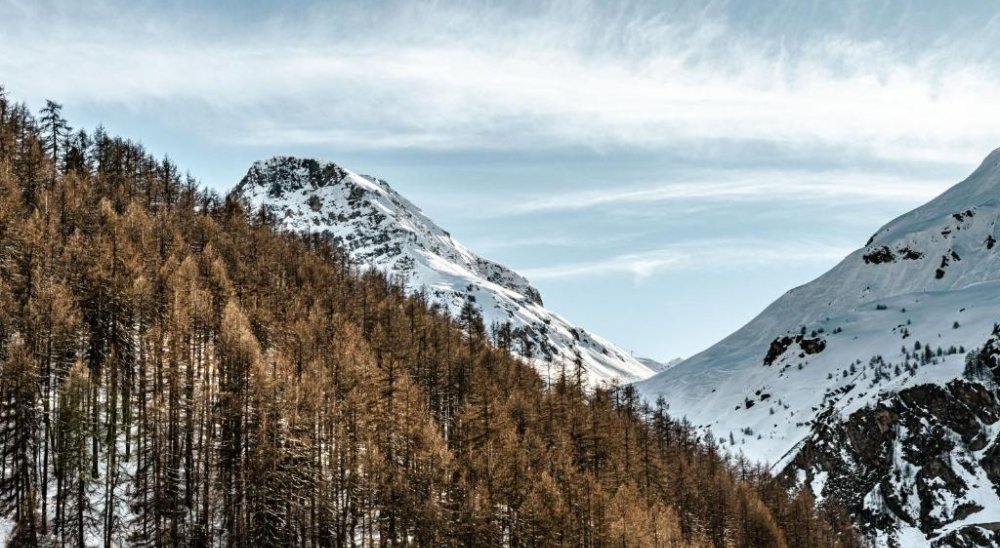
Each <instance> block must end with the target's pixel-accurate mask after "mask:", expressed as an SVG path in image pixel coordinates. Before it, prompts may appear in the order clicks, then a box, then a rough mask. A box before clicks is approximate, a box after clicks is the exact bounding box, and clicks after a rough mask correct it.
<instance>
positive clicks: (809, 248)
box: [521, 239, 852, 280]
mask: <svg viewBox="0 0 1000 548" xmlns="http://www.w3.org/2000/svg"><path fill="white" fill-rule="evenodd" d="M851 251H852V249H851V248H849V247H846V246H832V245H829V244H827V243H821V242H803V241H785V242H778V241H767V240H759V239H743V240H740V239H717V240H702V241H688V242H683V243H680V244H677V245H671V246H665V247H661V248H659V249H656V250H652V251H645V252H640V253H627V254H622V255H615V256H611V257H607V258H604V259H600V260H595V261H587V262H576V263H567V264H557V265H552V266H544V267H539V268H529V269H523V270H522V271H521V272H522V273H523V274H524V275H525V276H527V277H528V279H531V280H548V279H560V278H578V277H585V276H596V275H607V274H626V275H632V276H634V277H635V278H636V279H637V280H638V279H642V278H646V277H649V276H652V275H654V274H656V273H658V272H663V271H672V270H679V269H687V270H691V269H711V270H719V269H720V268H721V269H727V268H748V267H750V268H759V267H765V266H771V267H773V266H774V265H788V264H793V263H820V264H829V263H833V262H835V261H836V260H839V259H842V258H844V257H845V256H847V255H848V254H849V253H850V252H851Z"/></svg>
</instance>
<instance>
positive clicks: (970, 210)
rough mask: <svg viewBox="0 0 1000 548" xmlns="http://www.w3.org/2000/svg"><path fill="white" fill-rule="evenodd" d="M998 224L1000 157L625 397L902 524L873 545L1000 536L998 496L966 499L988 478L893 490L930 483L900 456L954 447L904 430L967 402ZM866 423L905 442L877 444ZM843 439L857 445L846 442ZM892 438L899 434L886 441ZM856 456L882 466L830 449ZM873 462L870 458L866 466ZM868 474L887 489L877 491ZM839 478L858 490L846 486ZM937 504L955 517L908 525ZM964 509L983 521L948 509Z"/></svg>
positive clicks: (987, 428) (999, 262)
mask: <svg viewBox="0 0 1000 548" xmlns="http://www.w3.org/2000/svg"><path fill="white" fill-rule="evenodd" d="M998 223H1000V150H997V151H994V152H992V153H991V154H990V155H989V156H988V157H987V158H986V160H985V161H984V162H983V163H982V164H981V165H980V166H979V168H977V169H976V170H975V171H974V172H973V173H972V174H971V175H970V176H969V177H968V178H966V179H965V180H963V181H962V182H960V183H958V184H956V185H955V186H953V187H952V188H950V189H949V190H947V191H946V192H944V193H943V194H941V195H940V196H938V197H937V198H935V199H933V200H931V201H930V202H928V203H927V204H925V205H923V206H921V207H919V208H917V209H914V210H913V211H910V212H908V213H906V214H904V215H901V216H900V217H898V218H896V219H894V220H893V221H891V222H889V223H888V224H886V225H885V226H883V227H882V228H881V229H879V230H878V231H877V232H876V233H875V234H874V235H873V236H872V238H871V239H870V240H869V241H868V242H867V243H866V244H865V245H864V246H863V247H861V248H860V249H858V250H856V251H855V252H853V253H851V254H850V255H848V256H847V257H846V258H845V259H844V260H843V261H841V262H840V263H839V264H837V265H836V266H835V267H833V268H832V269H831V270H830V271H828V272H827V273H825V274H823V275H822V276H820V277H819V278H817V279H816V280H813V281H812V282H810V283H808V284H805V285H803V286H800V287H797V288H794V289H792V290H790V291H789V292H788V293H786V294H785V295H783V296H782V297H781V298H779V299H778V300H777V301H775V302H774V303H772V304H771V305H770V306H768V307H767V308H766V309H765V310H764V311H763V312H762V313H761V314H760V315H758V316H757V317H756V318H754V319H753V320H751V321H750V322H749V323H748V324H747V325H745V326H744V327H742V328H741V329H739V330H738V331H736V332H735V333H733V334H732V335H730V336H728V337H726V338H725V339H723V340H722V341H720V342H719V343H717V344H715V345H714V346H712V347H711V348H709V349H707V350H705V351H704V352H701V353H699V354H697V355H695V356H693V357H691V358H689V359H687V360H684V361H683V362H681V363H679V364H677V365H675V366H674V367H671V368H670V369H667V370H666V371H664V372H662V373H658V374H657V375H656V376H654V377H652V378H651V379H648V380H646V381H643V382H640V383H638V385H637V387H638V388H639V390H640V392H641V393H643V394H644V395H645V396H646V398H647V399H649V400H654V399H655V398H657V397H659V396H663V397H664V398H665V399H666V401H667V402H668V403H669V405H670V409H671V413H672V414H674V415H675V416H677V417H681V416H685V417H687V418H688V419H689V420H690V421H691V422H692V423H693V424H695V425H696V426H699V427H702V428H705V429H710V430H711V431H712V432H713V434H714V435H715V436H717V438H718V440H719V442H720V443H721V444H722V445H723V446H725V447H726V448H727V449H728V450H731V451H733V452H742V453H744V454H745V455H747V456H748V457H750V458H751V459H753V460H760V461H766V462H769V463H771V464H772V465H774V469H775V470H776V471H780V470H782V469H787V467H791V466H795V467H798V470H799V471H800V472H802V473H803V474H805V475H804V476H803V478H806V479H808V480H809V481H813V479H815V478H820V479H819V480H817V481H816V482H814V485H813V488H814V491H816V495H817V496H820V497H822V496H827V495H829V496H837V497H839V498H841V499H842V502H843V501H845V500H846V501H847V503H849V504H850V505H856V506H855V509H859V508H864V509H865V511H872V512H875V515H883V516H889V517H886V519H888V520H890V521H888V522H887V523H890V524H891V520H892V519H896V520H901V522H900V521H897V522H896V524H895V525H884V524H882V525H880V524H879V523H875V524H874V525H872V527H873V530H878V531H881V532H880V533H879V535H882V536H881V537H880V539H881V540H880V541H879V543H878V544H880V545H893V544H892V543H893V542H899V541H900V539H902V538H904V537H903V536H901V535H903V534H904V532H905V531H909V533H906V534H913V535H916V536H914V537H912V538H918V537H919V538H920V539H923V538H924V535H929V536H928V537H927V538H932V537H933V536H934V535H938V534H943V532H946V531H958V530H959V529H961V528H963V527H965V526H966V525H968V524H971V523H974V522H975V523H978V522H982V521H989V522H1000V497H998V496H997V492H1000V475H998V476H997V477H996V478H995V479H996V482H995V485H996V486H997V490H996V492H994V491H995V490H994V489H992V488H980V487H983V486H984V485H990V483H989V482H991V481H993V479H994V478H992V476H991V477H989V478H987V477H986V476H989V475H990V474H992V472H988V471H984V470H985V469H986V468H985V467H986V466H987V465H986V464H983V465H982V467H978V465H976V466H973V465H971V464H970V465H969V466H967V467H965V468H962V467H961V466H951V465H948V467H949V469H948V470H947V471H946V472H948V473H953V475H954V476H955V477H961V478H962V480H961V481H957V480H956V481H950V480H949V481H947V482H944V484H947V485H948V486H949V487H948V492H947V493H943V492H939V491H938V490H937V489H939V487H937V486H926V485H925V486H918V487H913V485H910V484H907V485H908V487H907V486H903V484H904V483H906V482H905V481H902V480H900V479H899V478H901V477H903V476H905V474H907V473H912V471H913V470H921V469H923V468H922V467H925V466H926V467H928V468H926V469H924V471H923V472H921V473H924V474H938V473H944V472H941V469H940V468H939V467H938V463H937V461H935V462H933V463H932V462H930V461H926V459H924V460H921V459H922V458H923V457H920V451H916V452H914V450H913V449H912V448H908V447H905V442H903V441H901V440H903V438H906V437H907V436H909V438H907V439H913V440H918V439H919V440H925V439H930V438H933V439H934V440H937V441H940V439H942V438H941V437H942V436H943V438H946V439H949V440H950V438H948V436H952V435H955V436H957V435H958V434H949V433H947V432H946V431H943V430H939V431H934V432H931V431H922V430H919V429H918V428H917V426H916V425H917V424H918V423H920V422H921V421H923V423H924V424H926V423H927V421H939V420H940V421H943V420H946V419H947V417H946V415H947V412H945V411H941V410H942V409H946V408H948V407H947V406H949V405H951V406H963V405H966V404H965V403H962V402H963V401H964V400H963V398H964V399H968V398H970V397H971V396H969V394H977V393H978V392H976V391H977V390H979V388H967V387H965V385H963V384H961V383H962V382H965V381H964V380H963V371H964V370H965V366H966V360H967V354H969V353H970V352H971V351H973V349H976V348H980V347H982V346H983V345H984V344H985V343H986V341H987V340H988V339H989V338H990V337H991V336H992V334H993V327H994V324H995V323H996V322H1000V226H998ZM976 382H978V381H976ZM956 383H958V384H956ZM927 387H931V388H927ZM986 390H987V391H989V390H991V389H986ZM977 397H978V396H977ZM928 398H933V399H934V401H931V400H929V399H928ZM996 401H1000V398H998V399H997V400H996ZM941 402H949V403H947V405H946V404H945V403H941ZM984 405H985V404H984ZM989 405H993V404H989ZM881 409H888V410H889V411H885V412H883V411H880V410H881ZM890 411H891V413H890ZM918 411H919V412H918ZM885 413H889V414H885ZM872 417H876V418H877V419H878V420H880V421H883V422H884V421H888V420H891V421H892V422H894V423H901V424H903V425H905V428H904V429H903V430H899V429H897V430H891V429H890V430H886V428H885V427H884V425H882V426H879V427H878V428H875V427H874V426H873V424H874V423H872V422H871V421H873V420H875V419H873V418H872ZM866 421H868V422H866ZM852 425H853V426H852ZM997 426H1000V425H997ZM842 428H860V429H861V430H859V431H857V432H853V431H852V432H847V433H846V434H845V433H844V432H842V431H841V430H838V429H842ZM873 428H875V429H874V430H873ZM970 428H971V427H970ZM907 429H908V430H907ZM981 429H982V431H983V432H985V433H984V434H983V436H985V437H986V438H988V439H990V444H989V445H988V448H993V447H996V450H995V451H994V450H993V449H988V450H989V451H992V452H994V453H995V454H996V457H997V458H996V461H997V466H1000V439H997V440H995V441H994V438H996V437H997V432H998V431H997V430H996V426H995V425H993V424H992V423H991V422H989V421H986V422H984V423H983V424H982V425H981ZM900 431H902V432H903V433H904V434H906V433H907V432H909V434H907V435H906V436H903V435H900V436H899V437H893V438H892V439H890V437H892V436H896V435H897V434H899V432H900ZM935 432H939V433H935ZM941 432H943V433H941ZM859 436H860V437H859ZM832 440H841V441H840V442H837V441H832ZM864 440H870V441H871V442H872V443H874V441H875V440H879V443H881V444H882V445H880V446H879V447H880V449H879V451H882V453H878V452H877V451H876V452H873V453H871V454H870V455H868V453H866V451H867V450H866V449H864V448H860V447H856V448H853V449H846V448H844V447H841V446H838V445H837V443H841V442H843V443H848V442H850V443H851V444H860V443H862V442H864ZM900 443H903V444H904V445H899V444H900ZM913 443H917V442H916V441H914V442H913ZM921 443H922V442H921ZM948 443H953V442H952V441H948ZM963 443H964V442H963ZM977 443H978V442H977ZM894 444H895V445H894ZM960 445H961V444H960V443H959V444H958V445H956V446H955V447H958V446H960ZM942 447H944V446H942ZM985 450H987V449H984V448H983V447H982V446H981V444H980V445H971V446H969V447H966V448H965V449H963V451H965V452H964V453H962V455H963V456H962V458H961V459H958V460H956V462H958V461H963V462H964V461H968V462H970V463H974V462H992V461H991V460H989V459H987V460H985V461H984V460H983V459H984V458H986V457H985V456H984V453H982V452H983V451H985ZM827 451H828V452H827ZM885 451H897V452H898V453H893V454H890V455H889V457H885V458H888V459H889V461H888V462H884V461H882V460H878V459H881V458H883V457H884V456H885V455H884V452H885ZM957 452H958V449H955V451H953V452H952V453H949V454H958V453H957ZM945 453H947V451H946V452H945ZM876 454H877V455H882V456H881V457H878V459H876V457H875V456H871V455H876ZM866 455H868V456H866ZM987 456H988V455H987ZM935 458H936V457H935ZM872 459H875V460H874V461H873V460H872ZM892 459H895V460H892ZM990 459H992V457H990ZM831 463H839V464H837V466H839V468H837V467H834V465H833V464H831ZM962 466H965V465H964V464H963V465H962ZM990 466H993V464H990ZM998 469H1000V468H998ZM862 470H864V471H865V472H864V473H865V474H867V473H870V474H873V475H872V476H870V477H869V476H865V475H864V474H863V473H862ZM908 471H909V472H908ZM824 474H826V475H824ZM878 474H885V475H886V476H884V477H888V476H889V475H891V474H895V476H893V477H895V478H896V479H893V480H891V481H890V480H886V481H887V482H883V483H879V481H881V480H879V478H880V477H883V476H879V475H878ZM827 477H830V478H831V482H833V481H834V478H837V479H836V481H837V482H838V483H837V484H836V485H835V486H833V487H828V485H833V483H830V484H827V483H825V479H822V478H827ZM852 477H854V478H861V479H863V480H864V481H863V482H861V483H851V481H849V478H852ZM845 478H847V479H845ZM910 479H911V480H912V478H910ZM917 479H918V480H919V479H920V476H919V475H918V477H917ZM927 481H928V482H930V480H929V479H928V480H927ZM893 482H895V483H893ZM900 482H902V483H900ZM963 482H964V483H963ZM984 482H985V483H984ZM918 483H919V482H918ZM966 484H967V485H966ZM935 485H937V484H935ZM963 485H966V486H965V487H963ZM974 487H975V488H974ZM911 488H912V489H911ZM830 489H833V491H830ZM859 489H860V491H857V490H859ZM893 489H895V490H896V491H895V492H894V493H890V491H891V490H893ZM913 489H917V491H919V496H918V495H917V494H915V493H917V491H913ZM921 489H922V491H920V490H921ZM907 490H909V491H907ZM855 491H857V492H855ZM907 492H910V494H909V495H907V494H906V493H907ZM847 494H849V495H851V496H855V495H856V498H855V499H850V500H848V499H849V497H847ZM896 496H899V497H903V499H904V502H905V497H907V496H910V497H911V501H916V502H915V503H913V504H917V506H915V507H914V508H917V509H916V510H912V511H911V509H909V507H906V508H904V506H905V504H903V505H900V504H901V503H899V501H894V500H892V497H896ZM845 497H847V498H845ZM945 499H948V500H951V501H952V502H954V504H951V505H950V506H948V507H947V508H942V509H941V510H940V512H938V513H937V514H935V516H936V517H934V519H931V518H930V517H928V515H924V514H926V512H924V514H921V512H922V511H923V510H921V509H920V508H924V509H926V508H927V507H935V505H937V504H939V502H935V501H943V500H945ZM967 502H968V503H970V504H972V503H975V505H979V506H980V507H981V508H980V510H982V511H981V512H980V511H979V510H969V509H970V508H973V506H968V507H962V505H963V504H965V503H967ZM907 504H910V503H907ZM940 504H944V503H943V502H941V503H940ZM949 504H950V503H949ZM894 505H895V506H894ZM887 507H888V508H890V509H891V511H887V510H885V508H887ZM963 508H964V509H963ZM859 511H860V510H859ZM892 516H894V517H892ZM935 520H937V521H935ZM893 539H895V540H893ZM902 545H904V546H911V545H912V546H919V545H926V544H924V543H923V542H916V541H913V542H910V543H909V544H907V543H903V544H902Z"/></svg>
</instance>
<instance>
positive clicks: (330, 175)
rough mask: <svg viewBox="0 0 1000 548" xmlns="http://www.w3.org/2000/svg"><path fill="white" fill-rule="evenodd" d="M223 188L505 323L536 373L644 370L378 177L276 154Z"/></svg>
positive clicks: (618, 376)
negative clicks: (546, 304) (547, 303)
mask: <svg viewBox="0 0 1000 548" xmlns="http://www.w3.org/2000/svg"><path fill="white" fill-rule="evenodd" d="M232 193H233V195H236V196H239V197H240V198H241V199H243V200H244V201H245V202H246V203H247V205H248V206H249V207H250V208H251V209H253V210H260V209H261V208H263V209H266V210H267V211H268V212H269V213H270V214H271V215H273V216H274V218H276V219H278V220H279V222H280V223H281V225H282V226H283V227H284V228H286V229H288V230H293V231H298V232H309V233H321V234H327V235H329V236H330V237H331V238H332V239H333V241H334V242H336V243H337V244H338V245H340V246H341V247H342V248H344V249H345V250H346V251H347V252H348V253H349V255H350V257H351V260H352V261H353V262H355V263H356V264H357V265H358V266H360V267H365V268H369V267H370V268H374V269H376V270H378V271H380V272H383V273H384V274H386V275H387V276H388V277H390V279H392V280H394V281H397V282H399V283H401V284H402V285H403V286H404V287H405V288H406V290H407V291H409V292H418V291H426V293H427V296H428V298H429V300H430V301H431V302H434V303H438V304H440V305H442V306H443V307H445V308H446V309H447V310H449V311H450V312H451V313H452V314H457V313H458V312H459V311H460V310H461V308H462V306H463V305H465V303H467V302H472V303H473V304H475V306H476V307H477V308H478V309H479V311H480V312H481V313H482V315H483V319H484V322H485V323H486V325H487V327H488V326H490V325H491V324H493V323H494V322H496V323H502V322H509V323H510V325H511V327H512V328H513V333H514V335H515V337H514V339H515V345H514V346H515V348H514V350H515V351H516V353H517V354H519V355H521V356H523V357H526V358H528V359H529V360H530V361H531V362H532V363H534V364H535V365H536V366H537V367H538V369H539V370H540V371H541V373H542V375H543V377H544V376H546V375H549V376H551V377H552V378H554V376H555V375H557V374H559V370H560V369H561V368H566V370H567V371H570V372H571V371H572V370H573V368H574V367H575V366H576V364H577V363H579V364H580V365H581V366H582V367H583V369H584V371H585V372H586V377H587V380H588V382H589V383H590V384H592V385H599V384H604V383H628V382H633V381H637V380H641V379H644V378H647V377H649V376H651V375H652V374H653V371H652V370H650V369H649V368H648V367H647V366H646V365H644V364H643V363H642V362H640V361H639V360H637V359H635V358H633V357H632V356H631V355H630V353H629V352H627V351H625V350H623V349H621V348H619V347H617V346H615V345H614V344H612V343H611V342H609V341H606V340H604V339H603V338H601V337H599V336H597V335H594V334H592V333H590V332H588V331H587V330H585V329H582V328H580V327H576V326H574V325H573V324H571V323H569V322H568V321H567V320H565V319H564V318H562V317H561V316H559V315H558V314H556V313H554V312H552V311H550V310H548V309H546V308H545V307H544V306H543V304H542V297H541V295H540V293H539V292H538V290H537V289H535V288H534V287H533V286H532V285H531V284H530V283H529V282H528V280H527V279H526V278H524V277H523V276H521V275H520V274H517V273H516V272H514V271H512V270H510V269H509V268H507V267H505V266H503V265H501V264H498V263H496V262H493V261H490V260H488V259H484V258H482V257H480V256H478V255H476V254H475V253H473V252H472V251H470V250H469V249H468V248H466V247H465V246H463V245H462V244H461V243H459V242H458V241H456V240H455V239H454V238H452V236H451V235H450V234H449V233H448V232H447V231H445V230H443V229H442V228H441V227H439V226H438V225H437V224H436V223H434V221H432V220H431V219H430V218H428V217H427V216H426V215H424V213H423V212H422V211H421V210H420V209H419V208H418V207H417V206H416V205H414V204H413V203H412V202H410V201H409V200H407V199H406V198H404V197H403V196H402V195H400V194H399V193H398V192H396V191H395V190H393V189H392V188H391V187H390V186H389V184H388V183H386V182H385V181H383V180H380V179H377V178H374V177H369V176H365V175H359V174H356V173H353V172H351V171H349V170H347V169H344V168H342V167H340V166H338V165H336V164H333V163H330V162H321V161H317V160H313V159H302V158H294V157H288V156H280V157H274V158H271V159H269V160H265V161H258V162H256V163H254V164H253V165H252V166H251V167H250V169H249V170H248V172H247V174H246V176H245V177H243V179H242V180H241V181H240V182H239V184H238V185H237V186H236V187H235V188H234V190H233V192H232Z"/></svg>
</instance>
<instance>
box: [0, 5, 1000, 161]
mask: <svg viewBox="0 0 1000 548" xmlns="http://www.w3.org/2000/svg"><path fill="white" fill-rule="evenodd" d="M719 4H720V5H721V6H723V7H722V8H720V9H715V8H704V9H700V10H698V9H682V8H681V7H680V6H682V5H680V4H679V5H676V6H671V7H670V8H669V9H667V8H662V7H661V8H660V9H659V10H658V9H657V6H661V4H660V3H653V4H650V5H644V4H642V3H632V4H625V6H626V7H623V8H614V9H613V8H609V7H607V6H603V3H599V2H586V1H577V2H557V3H554V4H552V5H550V6H549V7H547V8H530V7H526V6H530V4H523V5H522V4H517V5H518V6H519V7H518V9H512V10H506V11H505V10H504V9H503V8H500V7H497V6H495V5H494V6H490V5H487V4H484V3H478V2H466V3H456V4H452V5H445V4H438V3H434V4H427V5H421V6H416V5H411V4H409V3H388V4H365V5H364V6H363V7H361V8H359V7H350V5H347V4H341V5H339V6H336V7H333V8H330V7H324V6H322V5H320V4H316V5H309V6H308V9H305V10H302V11H303V12H305V13H309V15H310V17H309V18H289V17H287V16H285V17H277V16H273V15H272V16H269V17H267V16H265V17H261V18H259V19H250V20H246V21H242V24H222V23H219V22H218V21H217V18H216V17H213V13H199V11H198V9H197V5H196V4H191V5H189V6H188V7H189V8H190V10H191V11H192V12H193V13H183V12H182V13H181V14H180V15H178V12H180V11H181V10H176V9H175V10H172V11H169V12H167V13H164V12H162V11H157V10H156V9H155V8H154V7H153V6H154V4H152V3H140V4H138V7H135V6H127V5H125V4H118V3H115V2H103V3H99V4H96V6H95V7H89V6H88V7H89V10H80V9H72V8H70V7H67V6H70V5H71V4H70V3H59V2H56V3H51V2H50V3H47V4H46V6H44V7H40V8H36V7H33V6H32V4H30V3H26V2H17V1H11V0H7V1H3V0H0V10H2V11H3V13H2V14H0V15H5V16H6V17H4V16H0V48H2V49H3V50H4V51H17V52H18V54H17V55H4V56H2V57H0V75H3V77H4V78H5V79H6V83H7V84H8V86H9V87H11V88H12V89H13V91H14V92H15V93H16V94H25V95H27V96H30V97H40V96H52V97H56V98H60V99H62V100H64V101H67V102H74V101H76V102H99V103H107V102H114V103H122V104H125V105H131V106H134V107H136V108H141V107H143V106H144V105H147V106H148V105H149V104H150V103H154V104H157V105H162V104H163V103H169V104H175V103H177V102H182V103H184V104H186V105H187V108H184V109H168V113H167V114H164V116H166V117H168V118H170V117H176V116H177V112H178V111H179V110H183V112H187V113H193V114H189V115H187V116H182V117H181V119H182V120H183V123H188V124H194V125H197V126H199V127H200V130H201V131H202V132H203V133H204V134H206V135H211V136H212V138H214V139H216V140H218V141H219V142H225V143H236V144H256V145H273V144H279V143H280V144H283V145H289V144H294V143H301V144H312V145H325V146H330V147H339V148H359V149H364V148H385V147H402V148H427V149H455V148H504V147H506V148H530V147H538V146H553V145H565V144H569V145H584V146H593V147H605V146H617V145H625V146H637V147H649V148H654V149H655V148H658V147H663V146H671V145H674V144H676V143H679V142H699V141H706V140H720V139H723V140H744V141H766V142H773V143H779V144H780V145H781V146H786V147H802V146H834V147H840V148H844V149H848V150H854V151H858V152H860V153H864V154H871V155H875V156H879V157H884V158H892V159H906V158H920V159H923V160H927V159H934V160H937V161H941V162H971V161H973V160H974V159H975V158H978V157H981V156H982V154H983V152H984V151H986V150H988V149H989V148H991V146H992V145H993V144H995V143H998V142H1000V126H998V125H997V124H995V123H994V121H995V120H997V119H1000V85H998V84H1000V78H998V76H997V71H996V70H995V67H994V66H993V65H991V64H990V62H989V61H988V59H987V58H984V57H981V56H973V55H955V53H963V51H964V50H961V48H962V47H964V46H962V45H961V44H956V43H955V42H946V41H940V42H936V43H933V44H931V45H930V46H924V47H921V48H918V49H913V48H904V47H902V46H901V45H900V44H896V43H890V42H887V41H885V40H884V39H873V38H871V37H870V36H868V35H866V34H865V33H858V35H856V36H854V35H851V34H845V33H840V34H830V33H826V34H823V33H818V34H819V36H818V37H817V38H815V39H797V40H794V41H793V40H792V39H791V38H790V35H789V36H784V35H782V34H780V33H779V34H778V35H779V36H780V37H781V39H782V40H784V39H788V40H789V45H787V46H785V45H782V43H781V42H780V41H777V42H776V41H775V40H773V39H767V38H766V37H764V36H763V34H764V33H762V32H761V33H757V34H755V33H754V32H753V29H744V28H733V25H734V24H735V23H733V21H732V20H731V19H729V18H727V17H726V9H728V7H727V6H729V4H728V3H725V2H723V3H719ZM739 4H741V3H735V4H733V5H736V6H738V5H739ZM792 5H794V3H792ZM53 6H58V7H59V8H60V9H53ZM602 6H603V7H602ZM250 11H252V10H250ZM775 11H776V12H777V13H779V14H780V13H781V10H775ZM785 11H788V10H785ZM794 15H795V14H790V15H788V14H786V15H785V16H788V17H791V16H794ZM199 17H201V18H203V19H205V21H199V20H198V18H199ZM749 19H751V24H752V23H753V18H749ZM760 24H761V26H762V28H764V29H769V30H768V32H771V31H778V30H780V28H781V27H780V25H781V24H782V21H781V20H780V19H778V20H775V19H773V18H768V19H765V20H763V21H761V22H760ZM799 30H801V29H799ZM806 30H808V29H806ZM808 35H809V33H808V32H800V36H808ZM986 38H995V37H994V36H993V35H992V34H990V35H988V36H986ZM968 43H971V39H970V40H965V41H962V44H968Z"/></svg>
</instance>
